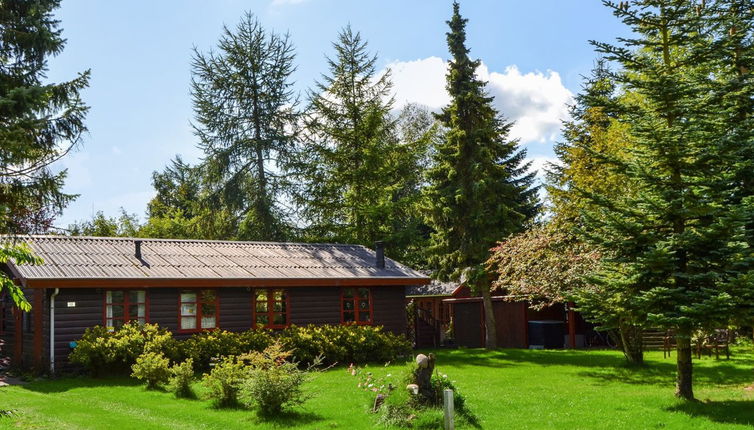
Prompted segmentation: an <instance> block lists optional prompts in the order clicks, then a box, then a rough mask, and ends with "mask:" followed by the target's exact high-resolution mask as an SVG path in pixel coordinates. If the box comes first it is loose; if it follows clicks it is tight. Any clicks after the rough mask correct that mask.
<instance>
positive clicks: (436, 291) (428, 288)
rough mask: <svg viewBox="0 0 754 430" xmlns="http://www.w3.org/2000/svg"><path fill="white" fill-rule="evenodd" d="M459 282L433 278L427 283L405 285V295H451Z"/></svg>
mask: <svg viewBox="0 0 754 430" xmlns="http://www.w3.org/2000/svg"><path fill="white" fill-rule="evenodd" d="M460 285H461V284H459V283H458V282H441V281H438V280H436V279H433V280H432V282H431V283H429V284H427V285H411V286H408V287H406V297H420V296H452V295H453V292H454V291H455V290H456V288H458V287H459V286H460Z"/></svg>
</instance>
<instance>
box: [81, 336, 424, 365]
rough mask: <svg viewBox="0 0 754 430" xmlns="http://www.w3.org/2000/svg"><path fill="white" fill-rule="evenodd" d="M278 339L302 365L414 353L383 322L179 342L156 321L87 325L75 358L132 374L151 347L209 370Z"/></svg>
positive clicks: (381, 359) (386, 358)
mask: <svg viewBox="0 0 754 430" xmlns="http://www.w3.org/2000/svg"><path fill="white" fill-rule="evenodd" d="M275 339H279V340H280V342H281V344H282V345H283V346H284V347H285V348H286V349H288V350H291V351H293V354H294V358H295V360H296V361H298V362H300V363H301V364H302V365H307V364H310V363H312V362H313V361H314V359H315V358H316V357H317V356H320V355H321V356H322V358H323V362H324V363H325V364H329V365H333V364H352V363H356V364H363V363H368V362H380V363H385V362H388V361H393V360H395V359H396V358H398V357H401V356H405V355H408V354H409V353H410V351H411V344H410V343H409V342H408V340H407V339H406V338H405V337H404V336H400V335H396V334H393V333H391V332H387V331H385V330H383V328H382V327H379V326H359V325H307V326H290V327H288V328H286V329H284V330H280V331H276V332H273V331H271V330H267V329H252V330H247V331H242V332H230V331H226V330H220V329H218V330H213V331H207V332H203V333H198V334H195V335H192V336H191V337H189V338H187V339H185V340H176V339H174V338H173V337H172V336H171V334H170V332H169V331H168V330H166V329H164V328H162V327H159V326H158V325H156V324H144V325H139V324H138V323H129V324H125V325H124V326H123V327H121V328H120V329H117V330H114V331H108V329H106V328H105V327H101V326H96V327H92V328H89V329H87V330H86V331H85V333H84V336H83V337H82V338H81V339H80V340H79V341H78V342H77V346H76V348H75V349H74V350H73V352H72V353H71V355H70V356H69V359H70V360H71V362H73V363H77V364H80V365H82V366H84V367H85V368H86V369H87V370H89V371H90V372H92V373H94V374H95V375H99V374H101V373H103V371H105V370H107V371H108V372H109V373H123V372H126V371H128V369H130V368H131V366H132V365H133V364H134V363H135V362H136V358H137V357H138V356H139V355H141V354H142V353H144V352H145V351H148V352H161V353H163V354H164V355H165V356H166V357H168V358H170V360H171V361H173V362H175V363H178V362H182V361H184V360H186V359H189V358H190V359H192V360H193V362H194V369H195V370H201V371H205V370H207V369H209V368H210V365H211V363H212V362H213V361H214V360H216V359H219V358H221V357H226V356H237V355H241V354H244V353H247V352H250V351H263V350H264V349H265V348H266V347H268V346H269V345H271V344H272V343H273V342H274V340H275Z"/></svg>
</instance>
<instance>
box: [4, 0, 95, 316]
mask: <svg viewBox="0 0 754 430" xmlns="http://www.w3.org/2000/svg"><path fill="white" fill-rule="evenodd" d="M59 3H60V2H59V1H57V0H39V1H33V2H31V1H20V0H10V1H3V2H0V28H2V31H0V60H1V61H0V123H2V127H0V233H2V234H4V235H11V236H12V235H15V234H18V233H41V232H46V231H47V230H48V229H49V228H50V227H51V226H52V223H53V221H54V218H55V217H56V216H57V215H59V214H60V212H61V211H62V210H63V208H64V207H65V206H66V205H67V204H68V203H69V202H70V201H71V200H72V199H73V198H75V196H73V195H70V194H66V193H64V192H63V191H62V187H63V183H64V180H65V177H66V171H65V170H62V171H58V172H53V171H52V170H51V169H50V168H49V166H50V165H51V164H52V163H54V162H55V161H57V160H59V159H61V158H62V157H64V156H65V155H66V154H67V153H68V152H69V151H70V150H71V149H72V148H73V147H74V146H75V145H76V144H77V143H79V140H80V138H81V136H82V135H83V134H84V133H85V132H86V126H85V125H84V118H85V116H86V112H87V110H88V108H87V106H86V105H84V103H83V102H82V100H81V98H80V95H79V93H80V92H81V90H83V89H84V88H86V87H87V85H88V82H89V71H85V72H83V73H80V74H79V76H78V77H76V78H75V79H73V80H70V81H67V82H60V83H50V82H47V81H46V72H47V61H48V59H49V58H50V57H51V56H56V55H58V54H60V53H61V52H62V50H63V47H64V45H65V39H63V37H62V30H61V29H60V22H59V21H57V20H56V19H55V18H54V16H53V13H54V10H55V9H57V8H58V6H59ZM7 238H8V236H6V238H5V239H4V240H3V241H2V243H1V244H0V262H5V261H6V260H7V259H8V258H14V259H15V260H16V262H17V263H33V262H35V261H36V259H35V258H34V257H33V256H31V255H30V254H29V252H28V249H26V248H24V247H22V246H20V245H18V244H16V243H14V242H13V241H12V240H7ZM0 289H8V290H9V291H10V293H11V296H12V298H13V299H14V301H15V303H16V304H18V305H20V306H21V307H22V308H24V309H28V308H29V304H28V303H27V302H26V300H25V299H24V298H23V294H22V293H21V292H20V290H19V289H18V287H16V286H15V285H14V284H13V282H12V281H10V280H9V279H8V278H7V276H6V275H5V274H4V273H2V272H0Z"/></svg>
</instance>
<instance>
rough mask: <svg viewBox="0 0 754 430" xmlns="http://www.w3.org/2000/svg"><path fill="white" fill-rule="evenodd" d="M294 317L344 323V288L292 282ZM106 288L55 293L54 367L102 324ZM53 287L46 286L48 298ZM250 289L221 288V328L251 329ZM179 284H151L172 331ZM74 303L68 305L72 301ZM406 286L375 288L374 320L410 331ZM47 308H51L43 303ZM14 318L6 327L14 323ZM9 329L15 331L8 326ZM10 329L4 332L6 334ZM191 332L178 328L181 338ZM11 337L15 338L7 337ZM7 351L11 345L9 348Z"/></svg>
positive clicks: (151, 300)
mask: <svg viewBox="0 0 754 430" xmlns="http://www.w3.org/2000/svg"><path fill="white" fill-rule="evenodd" d="M287 290H288V294H289V296H290V307H291V309H290V317H291V318H290V319H291V322H292V323H293V324H296V325H307V324H340V322H341V321H340V318H341V313H340V294H341V288H340V287H294V288H289V289H287ZM104 291H105V290H104V289H93V288H80V289H75V288H71V289H68V288H66V289H60V293H59V294H58V296H57V297H56V298H55V308H56V311H55V357H56V368H57V369H59V370H65V369H66V368H69V367H70V366H69V363H68V354H69V353H70V352H71V348H70V343H71V342H72V341H76V340H78V339H80V338H81V336H82V335H83V334H84V331H85V330H86V329H87V328H88V327H93V326H95V325H102V324H103V323H104V308H103V307H104ZM51 292H52V289H50V290H48V292H47V297H49V294H51ZM252 292H253V289H251V288H242V287H240V288H235V287H234V288H219V289H218V299H219V307H220V309H219V318H220V328H222V329H225V330H231V331H243V330H248V329H250V328H251V321H252V308H251V298H252ZM179 297H180V289H179V288H150V289H147V316H148V320H149V322H150V323H154V324H159V325H160V326H161V327H165V328H167V329H168V330H171V331H173V332H174V333H175V332H177V330H178V309H179V303H178V301H179ZM69 303H71V304H74V303H75V306H71V307H68V304H69ZM404 306H405V294H404V287H402V286H401V287H395V286H384V287H373V288H372V309H373V312H374V316H373V318H374V322H375V324H377V325H383V326H385V328H386V329H387V330H390V331H392V332H394V333H396V334H405V332H406V312H405V307H404ZM44 309H46V310H47V311H49V307H47V306H45V308H44ZM47 311H45V313H46V314H47V315H46V316H45V337H44V347H43V349H44V351H45V357H46V358H49V355H48V351H47V350H48V349H49V348H48V347H47V345H49V314H48V312H47ZM10 319H11V318H8V319H6V322H7V323H9V326H7V328H12V321H9V320H10ZM6 333H7V334H12V332H10V333H9V332H8V331H6ZM7 334H6V336H7ZM189 335H190V334H187V333H176V337H177V338H185V337H188V336H189ZM24 337H25V338H26V337H28V338H29V339H28V340H27V341H26V342H25V343H28V345H24V353H29V352H30V351H32V344H31V333H28V334H25V336H24ZM9 340H12V339H9ZM6 350H8V348H6Z"/></svg>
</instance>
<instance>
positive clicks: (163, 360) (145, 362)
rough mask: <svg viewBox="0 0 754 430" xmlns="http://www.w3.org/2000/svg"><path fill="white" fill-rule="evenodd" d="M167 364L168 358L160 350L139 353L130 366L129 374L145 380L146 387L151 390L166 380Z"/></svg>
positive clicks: (168, 370)
mask: <svg viewBox="0 0 754 430" xmlns="http://www.w3.org/2000/svg"><path fill="white" fill-rule="evenodd" d="M169 364H170V360H168V358H167V357H165V356H164V355H163V354H162V353H161V352H152V351H148V352H145V353H144V354H142V355H140V356H139V357H138V358H137V359H136V363H134V365H133V366H131V370H133V373H131V376H132V377H134V378H136V379H138V380H143V381H146V383H147V389H150V390H153V389H155V388H157V387H159V386H160V385H162V384H164V383H166V382H167V381H168V378H169V377H170V368H169Z"/></svg>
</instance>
